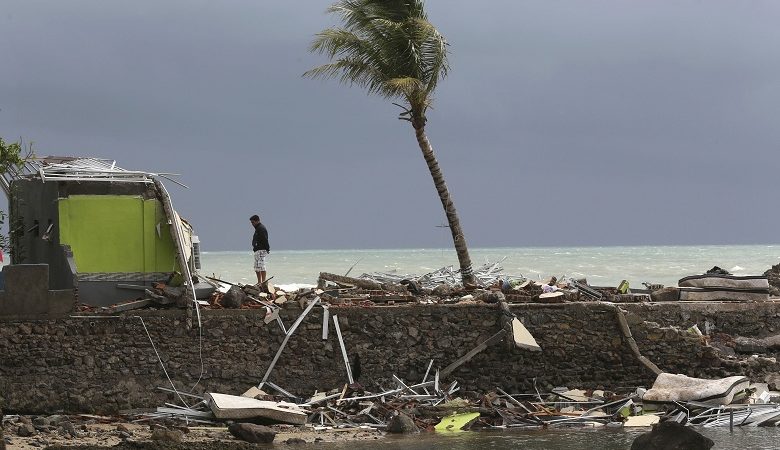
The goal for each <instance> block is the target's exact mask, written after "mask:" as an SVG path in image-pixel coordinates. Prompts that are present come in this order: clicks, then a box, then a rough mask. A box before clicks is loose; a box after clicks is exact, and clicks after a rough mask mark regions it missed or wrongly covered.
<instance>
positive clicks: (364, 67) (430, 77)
mask: <svg viewBox="0 0 780 450" xmlns="http://www.w3.org/2000/svg"><path fill="white" fill-rule="evenodd" d="M423 6H424V5H423V2H422V0H341V1H339V2H337V3H335V4H333V5H332V6H331V7H329V8H328V12H329V13H331V14H335V15H337V16H338V17H339V18H340V19H341V23H342V28H329V29H326V30H323V31H322V32H320V33H318V34H317V35H316V36H315V40H314V42H313V43H312V45H311V51H313V52H315V53H321V54H324V55H326V56H327V57H328V58H329V59H330V60H331V63H330V64H325V65H322V66H319V67H316V68H314V69H312V70H310V71H308V72H306V73H305V74H304V76H308V77H314V78H335V79H337V80H339V81H340V82H342V83H345V84H355V85H359V86H362V87H364V88H366V89H367V90H368V91H369V93H371V94H380V95H382V96H384V97H399V98H403V99H404V100H406V101H407V102H409V103H410V106H411V108H412V109H414V110H419V111H418V112H419V113H420V114H421V115H422V116H424V113H425V109H427V108H428V107H429V105H430V103H431V99H432V94H433V91H434V90H435V89H436V86H437V85H438V82H439V80H440V79H441V78H443V77H445V76H447V73H448V71H449V65H448V63H447V53H448V47H447V42H446V41H445V39H444V37H443V36H442V35H441V33H439V31H438V30H437V29H436V27H434V26H433V25H432V24H431V23H430V22H429V21H428V18H427V15H426V14H425V10H424V7H423Z"/></svg>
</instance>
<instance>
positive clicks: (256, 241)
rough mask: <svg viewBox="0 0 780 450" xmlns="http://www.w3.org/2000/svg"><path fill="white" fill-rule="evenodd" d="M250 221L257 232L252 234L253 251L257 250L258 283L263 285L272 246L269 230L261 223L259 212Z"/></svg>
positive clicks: (256, 268)
mask: <svg viewBox="0 0 780 450" xmlns="http://www.w3.org/2000/svg"><path fill="white" fill-rule="evenodd" d="M249 222H251V223H252V226H253V227H254V228H255V234H254V235H253V236H252V251H253V252H255V273H256V274H257V285H258V286H262V284H263V283H265V259H266V258H267V257H268V253H269V252H270V251H271V247H270V246H269V245H268V230H266V228H265V225H263V224H262V223H260V216H258V215H257V214H255V215H254V216H252V217H250V218H249Z"/></svg>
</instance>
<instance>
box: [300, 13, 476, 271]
mask: <svg viewBox="0 0 780 450" xmlns="http://www.w3.org/2000/svg"><path fill="white" fill-rule="evenodd" d="M328 13H331V14H337V15H339V16H340V18H341V20H342V22H343V27H342V28H328V29H326V30H324V31H322V32H320V33H318V34H317V35H316V38H315V40H314V42H313V43H312V45H311V51H312V52H315V53H320V54H325V55H327V56H328V57H329V58H330V60H331V62H330V63H328V64H324V65H321V66H319V67H315V68H314V69H311V70H309V71H308V72H306V73H305V74H304V76H307V77H311V78H336V79H338V80H339V81H340V82H341V83H343V84H347V85H358V86H360V87H363V88H365V89H366V90H368V93H369V94H377V95H380V96H382V97H385V98H387V99H400V100H402V101H404V104H403V105H399V104H397V103H396V105H398V106H400V107H401V108H402V109H403V110H404V111H403V112H402V113H401V115H400V116H399V118H400V119H402V120H406V121H409V122H410V123H411V125H412V127H413V128H414V133H415V136H416V138H417V143H418V144H419V146H420V150H421V151H422V154H423V158H425V162H426V163H427V164H428V170H429V171H430V173H431V177H432V178H433V184H434V185H435V186H436V191H437V192H438V193H439V198H440V199H441V204H442V206H443V207H444V212H445V214H446V216H447V222H448V224H449V228H450V232H451V233H452V240H453V242H454V244H455V251H456V253H457V255H458V262H459V264H460V273H461V278H462V281H463V285H464V286H473V285H474V284H475V278H474V273H473V271H472V268H471V258H470V257H469V252H468V247H467V246H466V238H465V236H464V235H463V230H462V229H461V226H460V220H459V219H458V213H457V212H456V210H455V205H454V204H453V202H452V197H451V196H450V192H449V190H448V189H447V184H446V183H445V182H444V175H442V172H441V168H439V163H438V161H437V160H436V155H435V154H434V153H433V147H432V146H431V143H430V141H428V137H427V136H426V134H425V124H426V122H427V118H426V116H425V113H426V112H427V110H428V108H429V107H430V106H431V102H432V100H433V91H434V90H435V89H436V86H437V85H438V83H439V80H440V79H442V78H444V77H445V76H446V75H447V71H448V69H449V67H448V64H447V42H446V41H445V40H444V37H443V36H442V35H441V33H439V31H438V30H437V29H436V28H435V27H434V26H433V25H432V24H431V23H430V22H428V17H427V14H426V13H425V8H424V5H423V1H422V0H341V1H339V2H337V3H335V4H334V5H332V6H331V7H330V8H328Z"/></svg>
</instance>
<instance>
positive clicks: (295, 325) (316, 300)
mask: <svg viewBox="0 0 780 450" xmlns="http://www.w3.org/2000/svg"><path fill="white" fill-rule="evenodd" d="M319 302H320V298H319V297H315V298H314V300H312V302H311V303H309V306H307V307H306V309H304V310H303V312H302V313H301V315H300V316H298V319H297V320H296V321H295V323H293V325H292V326H291V327H290V329H289V330H287V333H286V334H285V336H284V340H282V343H281V344H280V345H279V350H277V351H276V355H275V356H274V359H273V360H272V361H271V364H270V365H269V366H268V370H266V371H265V375H264V376H263V380H262V381H261V382H260V384H259V385H258V386H257V388H258V389H262V388H263V384H264V383H265V382H266V381H267V380H268V377H269V376H270V375H271V371H272V370H273V369H274V366H275V365H276V361H278V360H279V356H281V355H282V350H284V346H285V345H287V341H289V340H290V336H292V334H293V333H295V330H296V329H298V325H300V324H301V322H303V319H304V318H305V317H306V315H307V314H309V311H311V309H312V308H314V305H316V304H317V303H319Z"/></svg>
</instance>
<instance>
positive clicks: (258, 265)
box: [255, 250, 268, 272]
mask: <svg viewBox="0 0 780 450" xmlns="http://www.w3.org/2000/svg"><path fill="white" fill-rule="evenodd" d="M267 257H268V252H267V251H265V250H258V251H256V252H255V272H265V259H266V258H267Z"/></svg>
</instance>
